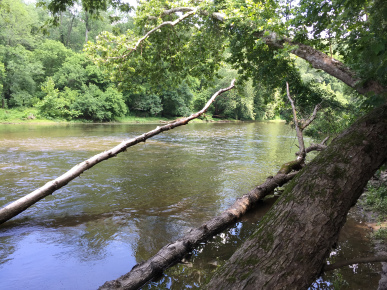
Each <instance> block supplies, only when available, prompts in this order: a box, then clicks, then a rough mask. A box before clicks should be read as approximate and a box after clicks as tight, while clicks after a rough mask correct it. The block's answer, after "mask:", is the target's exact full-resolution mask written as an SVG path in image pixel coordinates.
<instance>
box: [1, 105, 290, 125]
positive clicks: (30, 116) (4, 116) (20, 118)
mask: <svg viewBox="0 0 387 290" xmlns="http://www.w3.org/2000/svg"><path fill="white" fill-rule="evenodd" d="M178 118H179V119H180V118H182V117H178ZM174 120H176V117H170V118H166V117H140V116H124V117H120V118H116V119H115V120H113V121H110V122H102V123H133V124H165V123H169V122H172V121H174ZM251 121H253V120H251ZM208 122H211V123H212V122H217V123H226V122H241V121H240V120H235V119H230V118H229V119H219V118H212V117H211V116H208V115H206V116H205V117H204V118H197V119H194V120H192V121H191V123H208ZM265 122H275V123H277V122H285V121H284V120H265ZM29 123H31V124H55V123H66V124H68V123H70V124H71V123H93V124H98V122H92V121H90V120H84V119H77V120H71V121H68V120H65V119H47V118H43V117H40V116H39V114H38V110H37V109H35V108H25V109H1V108H0V124H29Z"/></svg>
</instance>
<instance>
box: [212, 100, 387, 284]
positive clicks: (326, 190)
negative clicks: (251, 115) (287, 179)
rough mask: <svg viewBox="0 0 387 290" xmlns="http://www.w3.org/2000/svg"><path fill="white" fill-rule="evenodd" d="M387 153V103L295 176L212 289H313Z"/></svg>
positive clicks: (341, 136)
mask: <svg viewBox="0 0 387 290" xmlns="http://www.w3.org/2000/svg"><path fill="white" fill-rule="evenodd" d="M386 159H387V104H386V105H384V106H382V107H380V108H378V109H376V110H374V111H373V112H371V113H370V114H368V115H367V116H366V117H364V118H362V119H360V120H359V121H358V122H356V123H355V124H354V125H352V126H351V127H350V128H349V129H348V130H346V131H345V132H344V133H342V134H341V135H340V136H339V137H337V138H336V139H335V140H334V141H332V143H331V144H330V146H328V148H327V149H326V150H324V151H323V152H322V153H320V154H319V155H318V156H317V157H316V158H315V159H314V160H313V161H312V162H311V163H310V164H309V165H307V166H306V167H305V168H304V169H303V170H302V172H301V173H300V174H299V175H298V176H297V177H296V178H294V179H293V180H292V181H291V183H290V184H289V185H288V187H287V188H286V190H285V192H284V194H283V195H282V196H281V198H280V200H279V201H278V202H277V203H276V204H275V206H274V207H273V208H272V209H271V210H270V211H269V212H268V213H267V214H266V215H265V217H264V218H263V220H262V221H261V223H260V225H259V227H258V229H257V230H256V232H255V233H254V234H253V235H252V236H251V237H250V238H249V239H248V240H247V241H246V242H245V243H244V244H243V245H242V246H241V248H239V249H238V250H237V251H236V252H235V253H234V255H233V256H232V257H231V258H230V260H228V261H227V263H226V264H225V265H224V266H223V267H222V268H220V269H219V270H218V271H217V272H216V274H215V275H214V277H213V278H212V280H211V281H210V283H209V284H208V285H207V287H208V288H209V289H289V288H291V289H307V288H308V286H310V285H311V283H313V281H315V279H316V278H317V277H318V276H319V274H320V273H321V272H322V271H323V265H324V261H325V259H326V258H327V257H328V255H329V252H330V250H331V247H332V245H333V244H334V243H335V242H336V241H337V238H338V235H339V231H340V229H341V228H342V226H343V225H344V223H345V220H346V216H347V213H348V211H349V209H350V208H351V207H352V206H353V205H354V204H355V203H356V201H357V199H358V198H359V196H360V195H361V193H362V190H363V188H364V186H365V185H366V183H367V181H368V180H369V179H370V177H371V176H372V175H373V174H374V172H375V171H376V170H377V169H378V168H379V167H380V166H381V165H382V164H383V163H384V162H385V161H386Z"/></svg>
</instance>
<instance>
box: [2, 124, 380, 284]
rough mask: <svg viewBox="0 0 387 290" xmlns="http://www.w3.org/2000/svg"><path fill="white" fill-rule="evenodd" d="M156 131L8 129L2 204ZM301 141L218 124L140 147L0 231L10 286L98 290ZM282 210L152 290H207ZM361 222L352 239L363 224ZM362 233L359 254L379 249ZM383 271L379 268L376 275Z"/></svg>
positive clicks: (250, 221) (246, 225) (231, 233)
mask: <svg viewBox="0 0 387 290" xmlns="http://www.w3.org/2000/svg"><path fill="white" fill-rule="evenodd" d="M154 128H155V125H140V124H138V125H128V124H109V125H95V124H76V125H0V206H3V205H5V204H7V203H9V202H12V201H14V200H16V199H17V198H19V197H22V196H24V195H25V194H27V193H29V192H31V191H33V190H34V189H36V188H38V187H40V186H42V185H44V184H45V183H46V182H48V181H50V180H52V179H54V178H56V177H58V176H59V175H61V174H63V173H64V172H66V171H67V170H68V169H70V168H71V167H73V166H74V165H76V164H77V163H80V162H82V161H83V160H85V159H87V158H89V157H91V156H93V155H94V154H97V153H99V152H101V151H104V150H107V149H110V148H111V147H113V146H115V145H117V144H118V143H120V142H121V141H123V140H125V139H128V138H131V137H134V136H137V135H140V134H142V133H143V132H146V131H149V130H151V129H154ZM295 142H296V140H295V138H294V133H293V131H292V130H291V129H290V128H289V127H288V126H286V125H285V124H283V123H211V124H189V125H187V126H184V127H179V128H177V129H175V130H173V131H170V132H165V133H162V134H160V135H158V136H156V137H154V138H153V139H151V140H148V141H147V142H146V143H145V144H140V145H137V146H134V147H132V148H130V149H129V150H128V151H127V152H125V153H122V154H120V155H118V156H117V157H115V158H112V159H110V160H108V161H105V162H103V163H101V164H98V165H97V166H95V167H93V168H92V169H90V170H89V171H87V172H85V173H83V174H82V175H81V177H80V178H77V179H75V180H74V181H72V182H70V183H69V184H68V185H67V186H66V187H65V188H62V189H60V190H58V191H57V192H55V193H54V194H53V195H52V196H49V197H47V198H45V199H43V200H42V201H40V202H39V203H37V204H36V205H34V206H32V207H30V208H29V209H28V210H27V211H25V212H24V213H22V214H20V215H19V216H18V217H16V218H14V219H13V220H11V221H9V222H7V223H6V224H4V225H2V226H1V227H0V289H10V290H12V289H96V288H98V287H99V286H101V285H102V284H103V283H104V282H105V281H107V280H112V279H115V278H118V277H119V276H121V275H122V274H124V273H126V272H128V271H129V270H130V269H131V268H132V267H133V266H134V265H135V264H136V263H138V262H141V261H143V260H145V259H148V258H149V257H151V256H152V255H154V254H155V253H156V252H157V251H158V250H159V249H160V248H161V247H162V246H164V245H165V244H166V243H169V242H171V241H174V240H176V239H177V238H179V237H181V236H182V235H183V234H184V233H185V232H186V231H188V230H189V229H190V228H192V227H197V226H199V225H200V224H202V223H203V222H204V221H206V220H208V219H210V218H211V217H213V216H214V215H216V214H218V213H220V212H221V211H222V210H224V209H226V208H227V207H228V206H229V205H231V204H232V203H233V201H234V200H235V198H236V197H238V196H240V195H242V194H244V193H246V192H248V191H249V190H250V189H252V188H253V187H254V186H255V185H257V184H258V183H260V182H262V181H263V180H264V179H265V178H266V177H267V176H268V175H272V174H274V173H275V172H276V171H277V170H278V168H279V166H280V165H281V164H282V163H284V162H285V161H289V160H293V159H294V152H295V151H297V147H296V146H295ZM272 202H273V201H267V202H265V203H264V204H262V206H261V207H260V210H257V211H255V212H252V213H250V214H249V215H248V216H247V217H245V218H244V219H243V220H241V221H240V222H238V223H237V224H236V225H235V226H234V227H233V228H231V229H229V230H227V231H225V232H224V233H222V234H220V235H218V236H217V237H215V238H214V239H213V240H211V241H209V242H208V243H207V244H206V245H204V244H203V245H202V246H201V247H199V248H198V249H197V250H196V251H194V253H193V255H192V257H191V259H189V260H188V261H186V262H185V263H184V264H178V265H177V266H175V267H173V268H171V269H170V270H168V271H167V272H166V274H165V275H163V277H161V278H160V279H159V280H157V281H154V282H152V283H150V284H148V285H146V286H145V287H144V288H152V289H165V288H170V289H184V288H185V289H189V288H192V287H193V288H195V287H196V288H200V285H201V284H202V283H204V282H206V279H208V277H209V276H210V274H211V273H212V272H213V271H214V270H215V269H216V268H217V267H218V265H220V264H222V263H223V262H224V260H225V259H227V258H228V257H229V256H230V255H231V254H232V253H233V251H235V248H236V247H237V246H238V245H240V244H241V242H243V240H244V239H245V238H246V237H247V236H248V235H249V234H251V232H252V231H253V229H254V228H255V226H256V224H257V223H258V222H259V219H260V217H261V216H262V215H263V213H264V212H265V211H266V209H267V208H269V207H270V204H271V203H272ZM351 220H353V221H354V222H353V223H354V225H353V226H352V227H351V228H350V230H349V232H351V231H353V229H355V228H357V227H358V225H359V222H357V221H356V220H355V219H351ZM357 236H361V237H362V238H361V241H362V242H361V243H360V244H361V245H363V244H369V241H368V240H367V238H366V231H365V229H363V230H361V234H357ZM349 240H351V238H345V237H344V240H343V242H342V243H341V244H340V246H339V249H338V250H337V251H338V254H340V253H342V252H345V249H353V248H355V247H356V250H355V252H356V251H360V250H361V251H362V252H363V251H364V249H363V248H361V247H363V246H353V242H351V241H349ZM367 249H368V248H367ZM367 249H366V250H367ZM368 250H369V249H368ZM357 271H360V270H357ZM375 272H377V270H375V267H369V270H368V272H367V275H368V276H370V275H371V274H372V275H373V274H375ZM349 274H351V273H349ZM352 276H353V275H352ZM352 276H349V277H352ZM358 276H359V275H358ZM374 276H375V278H373V280H372V279H371V280H372V281H374V280H375V281H376V282H375V281H374V282H373V283H376V284H375V285H377V281H378V276H377V275H376V274H375V275H374ZM346 279H347V280H348V278H346ZM349 279H351V280H353V278H349ZM328 280H329V279H328ZM328 280H327V281H328ZM360 280H361V279H360ZM369 281H370V280H369V279H368V282H367V285H370V283H372V282H369ZM326 284H327V285H329V282H326ZM359 289H367V288H359ZM368 289H374V288H368Z"/></svg>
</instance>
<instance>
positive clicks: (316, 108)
mask: <svg viewBox="0 0 387 290" xmlns="http://www.w3.org/2000/svg"><path fill="white" fill-rule="evenodd" d="M320 107H321V104H318V105H317V106H316V107H314V110H313V113H312V115H311V116H310V117H309V119H307V120H303V121H302V125H301V130H302V131H304V130H305V128H306V127H308V126H309V125H310V124H311V123H312V122H313V120H314V119H315V118H316V115H317V111H318V110H319V109H320Z"/></svg>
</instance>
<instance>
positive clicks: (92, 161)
mask: <svg viewBox="0 0 387 290" xmlns="http://www.w3.org/2000/svg"><path fill="white" fill-rule="evenodd" d="M234 86H235V79H234V80H232V81H231V84H230V86H229V87H227V88H224V89H220V90H219V91H217V92H216V93H215V94H213V95H212V97H211V98H210V99H209V100H208V102H207V103H206V105H205V106H204V107H203V108H202V109H201V110H200V111H199V112H196V113H195V114H192V115H191V116H189V117H187V118H181V119H179V120H177V121H176V122H173V123H170V124H167V125H165V126H161V127H157V128H156V129H154V130H152V131H149V132H147V133H144V134H142V135H140V136H137V137H135V138H132V139H130V140H126V141H123V142H122V143H121V144H118V145H117V146H116V147H114V148H112V149H110V150H108V151H105V152H102V153H99V154H97V155H94V156H93V157H91V158H89V159H88V160H86V161H83V162H81V163H79V164H78V165H76V166H74V167H73V168H71V169H70V170H69V171H67V172H66V173H64V174H63V175H61V176H59V177H58V178H56V179H54V180H52V181H50V182H47V183H46V184H45V185H44V186H42V187H40V188H38V189H36V190H34V191H33V192H31V193H29V194H27V195H26V196H24V197H22V198H19V199H18V200H16V201H14V202H12V203H10V204H8V205H7V206H4V207H3V208H1V209H0V224H2V223H4V222H6V221H7V220H9V219H11V218H13V217H14V216H16V215H18V214H19V213H21V212H23V211H24V210H26V209H27V208H29V207H30V206H31V205H33V204H35V203H36V202H38V201H39V200H41V199H42V198H45V197H46V196H48V195H50V194H52V193H53V192H54V191H56V190H58V189H59V188H62V187H63V186H65V185H66V184H67V183H69V182H70V181H71V180H73V179H75V178H76V177H78V176H80V175H81V174H82V173H83V172H85V171H86V170H88V169H90V168H91V167H93V166H94V165H96V164H98V163H100V162H102V161H104V160H107V159H110V158H112V157H114V156H117V154H119V153H121V152H124V151H126V149H127V148H129V147H131V146H134V145H136V144H138V143H141V142H145V141H146V140H147V139H149V138H151V137H153V136H155V135H157V134H160V133H162V132H164V131H168V130H171V129H174V128H176V127H178V126H182V125H186V124H188V122H189V121H191V120H193V119H196V118H197V117H199V116H201V115H203V114H204V113H205V112H206V111H207V110H208V108H209V106H210V105H211V104H212V103H213V102H214V101H215V99H216V97H217V96H219V95H220V94H222V93H224V92H226V91H229V90H231V89H232V88H234Z"/></svg>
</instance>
